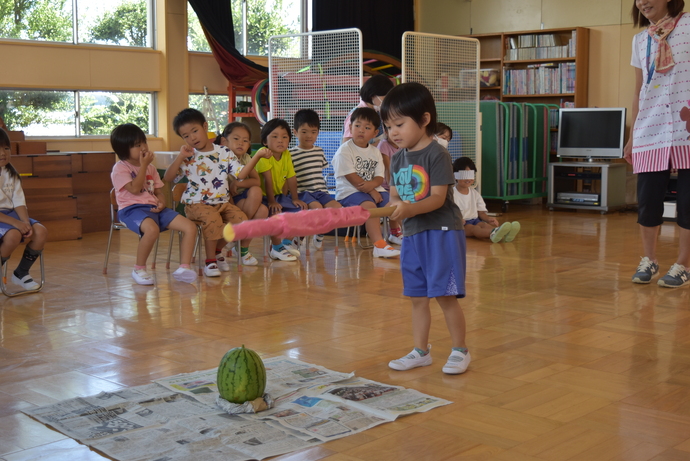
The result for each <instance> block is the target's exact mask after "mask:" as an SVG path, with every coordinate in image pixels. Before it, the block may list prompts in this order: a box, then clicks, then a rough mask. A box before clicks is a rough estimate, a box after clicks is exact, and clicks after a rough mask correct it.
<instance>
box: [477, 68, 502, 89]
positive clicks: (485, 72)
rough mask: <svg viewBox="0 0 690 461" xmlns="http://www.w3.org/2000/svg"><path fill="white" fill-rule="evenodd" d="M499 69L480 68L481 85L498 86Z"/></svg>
mask: <svg viewBox="0 0 690 461" xmlns="http://www.w3.org/2000/svg"><path fill="white" fill-rule="evenodd" d="M498 85H499V80H498V69H479V86H482V87H485V88H486V87H490V86H498Z"/></svg>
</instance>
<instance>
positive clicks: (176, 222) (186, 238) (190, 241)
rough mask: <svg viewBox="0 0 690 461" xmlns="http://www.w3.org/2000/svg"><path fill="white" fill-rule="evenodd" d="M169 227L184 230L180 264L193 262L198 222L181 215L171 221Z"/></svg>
mask: <svg viewBox="0 0 690 461" xmlns="http://www.w3.org/2000/svg"><path fill="white" fill-rule="evenodd" d="M168 229H170V230H173V231H179V232H182V242H180V264H188V265H189V264H191V262H192V255H193V254H194V243H195V242H196V224H194V223H193V222H192V221H190V220H189V219H187V218H185V217H184V216H181V215H180V216H176V217H175V219H173V220H172V221H170V224H169V225H168Z"/></svg>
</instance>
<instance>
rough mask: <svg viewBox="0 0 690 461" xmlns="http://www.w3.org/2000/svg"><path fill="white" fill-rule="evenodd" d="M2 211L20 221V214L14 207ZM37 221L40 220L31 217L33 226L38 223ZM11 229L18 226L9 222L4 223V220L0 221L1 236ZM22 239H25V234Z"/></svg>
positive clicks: (30, 221) (30, 222)
mask: <svg viewBox="0 0 690 461" xmlns="http://www.w3.org/2000/svg"><path fill="white" fill-rule="evenodd" d="M0 213H2V214H4V215H6V216H9V217H10V218H14V219H16V220H17V221H19V215H18V214H17V212H16V211H14V210H13V209H12V210H0ZM37 222H38V221H36V220H35V219H31V218H29V224H31V225H32V226H33V225H34V224H36V223H37ZM10 229H17V228H16V227H14V226H13V225H12V224H7V223H4V222H0V238H2V237H4V236H5V234H6V233H7V231H8V230H10ZM17 230H19V229H17ZM22 241H24V236H22Z"/></svg>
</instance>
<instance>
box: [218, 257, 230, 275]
mask: <svg viewBox="0 0 690 461" xmlns="http://www.w3.org/2000/svg"><path fill="white" fill-rule="evenodd" d="M221 254H222V253H221ZM216 265H217V266H218V269H219V270H221V271H223V272H230V263H229V262H228V261H227V259H225V256H221V255H218V256H216Z"/></svg>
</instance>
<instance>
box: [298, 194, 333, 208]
mask: <svg viewBox="0 0 690 461" xmlns="http://www.w3.org/2000/svg"><path fill="white" fill-rule="evenodd" d="M303 193H304V192H300V194H303ZM308 194H311V196H312V197H313V198H314V200H316V201H317V202H319V203H320V204H321V205H323V206H326V204H327V203H329V202H332V201H333V196H332V195H331V194H329V193H328V192H324V191H322V190H313V191H311V192H308ZM300 200H302V199H301V198H300ZM302 201H304V200H302Z"/></svg>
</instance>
